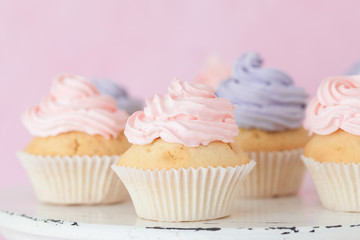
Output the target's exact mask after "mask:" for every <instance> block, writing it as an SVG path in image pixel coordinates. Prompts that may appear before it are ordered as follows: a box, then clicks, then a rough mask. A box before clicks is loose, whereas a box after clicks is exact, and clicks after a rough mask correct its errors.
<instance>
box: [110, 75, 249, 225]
mask: <svg viewBox="0 0 360 240" xmlns="http://www.w3.org/2000/svg"><path fill="white" fill-rule="evenodd" d="M233 109H234V108H233V106H232V105H231V104H230V102H229V101H228V100H226V99H222V98H216V97H215V94H214V92H213V89H211V87H209V86H207V85H203V84H190V83H187V82H181V81H179V80H176V79H175V80H173V81H172V83H171V85H170V87H169V93H168V94H167V95H165V96H161V95H155V96H154V97H153V98H149V99H147V102H146V107H145V109H144V111H138V112H135V113H134V114H133V115H131V116H130V118H129V119H128V121H127V124H126V127H125V135H126V137H127V138H128V140H129V142H131V143H132V144H133V145H132V146H131V147H130V148H129V150H128V151H126V152H125V153H124V154H123V155H122V156H121V158H120V160H119V161H118V163H117V164H116V165H115V166H114V167H113V169H114V171H115V172H116V173H117V174H118V176H119V177H120V178H121V180H122V181H123V183H124V184H125V187H126V188H127V190H128V191H129V193H130V196H131V198H132V201H133V204H134V206H135V210H136V213H137V215H138V216H139V217H141V218H144V219H150V220H156V221H172V222H179V221H200V220H207V219H216V218H221V217H225V216H228V215H230V213H231V210H232V207H233V202H234V196H235V193H236V192H237V191H238V186H239V183H240V182H241V180H242V179H243V178H244V177H245V176H246V175H247V174H248V173H249V172H250V170H251V169H252V168H253V166H254V165H255V163H254V162H253V161H249V159H248V158H247V156H246V154H245V153H244V152H243V151H242V150H241V148H240V147H239V146H237V145H235V144H234V138H235V136H236V135H237V134H238V128H237V126H236V124H235V118H234V115H233Z"/></svg>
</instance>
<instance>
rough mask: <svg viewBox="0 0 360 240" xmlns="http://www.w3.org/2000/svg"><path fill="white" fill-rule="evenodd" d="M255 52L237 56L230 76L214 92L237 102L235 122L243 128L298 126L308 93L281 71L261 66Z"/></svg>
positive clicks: (234, 102)
mask: <svg viewBox="0 0 360 240" xmlns="http://www.w3.org/2000/svg"><path fill="white" fill-rule="evenodd" d="M262 62H263V61H262V59H261V58H260V56H259V55H258V54H256V53H254V52H248V53H246V54H244V55H242V56H241V57H239V58H238V59H237V60H236V62H235V64H234V68H233V76H232V77H231V78H229V79H227V80H224V81H222V82H221V83H220V84H219V87H218V89H217V90H216V95H217V96H219V97H223V98H227V99H229V100H230V101H231V103H232V104H235V105H236V110H235V113H234V114H235V117H236V123H237V124H238V126H239V127H242V128H258V129H263V130H266V131H284V130H287V129H294V128H299V127H301V126H302V120H303V118H304V112H305V105H306V99H307V94H306V92H305V91H304V90H303V89H302V88H299V87H296V86H295V85H294V84H293V81H292V79H291V78H290V77H289V76H288V75H287V74H285V73H284V72H282V71H279V70H277V69H273V68H267V67H262Z"/></svg>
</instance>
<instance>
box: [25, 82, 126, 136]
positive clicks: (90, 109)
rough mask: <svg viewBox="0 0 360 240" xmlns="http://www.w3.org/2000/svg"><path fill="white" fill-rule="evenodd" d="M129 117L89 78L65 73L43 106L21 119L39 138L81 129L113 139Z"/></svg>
mask: <svg viewBox="0 0 360 240" xmlns="http://www.w3.org/2000/svg"><path fill="white" fill-rule="evenodd" d="M127 118H128V115H127V113H126V112H124V111H122V110H118V109H117V108H116V101H115V99H114V98H112V97H110V96H106V95H101V94H100V93H99V92H98V90H97V89H96V87H95V86H94V85H93V84H92V83H91V82H90V81H89V80H87V79H85V78H83V77H79V76H72V75H62V76H59V77H58V78H56V79H55V80H54V82H53V85H52V87H51V90H50V93H49V94H48V95H47V96H46V97H45V98H44V99H43V100H42V102H41V103H40V105H39V106H35V107H30V108H29V109H28V110H27V111H26V112H25V113H24V114H23V116H22V121H23V124H24V125H25V127H26V128H27V129H28V130H29V132H30V133H31V134H32V135H34V136H37V137H49V136H56V135H58V134H61V133H66V132H71V131H79V132H85V133H87V134H90V135H96V134H99V135H102V136H104V137H106V138H110V137H117V136H118V134H119V133H120V132H122V130H123V129H124V127H125V124H126V120H127Z"/></svg>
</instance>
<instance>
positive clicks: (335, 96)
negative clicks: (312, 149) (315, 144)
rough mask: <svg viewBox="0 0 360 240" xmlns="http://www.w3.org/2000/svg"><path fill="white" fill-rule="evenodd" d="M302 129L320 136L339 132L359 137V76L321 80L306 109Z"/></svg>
mask: <svg viewBox="0 0 360 240" xmlns="http://www.w3.org/2000/svg"><path fill="white" fill-rule="evenodd" d="M305 125H306V127H307V128H308V129H309V130H310V132H311V133H316V134H319V135H327V134H330V133H333V132H335V131H337V130H338V129H342V130H344V131H346V132H349V133H351V134H355V135H360V75H355V76H341V77H330V78H327V79H325V80H323V81H322V82H321V84H320V86H319V88H318V90H317V97H316V98H315V99H313V100H312V101H311V103H310V104H309V106H308V108H307V112H306V121H305Z"/></svg>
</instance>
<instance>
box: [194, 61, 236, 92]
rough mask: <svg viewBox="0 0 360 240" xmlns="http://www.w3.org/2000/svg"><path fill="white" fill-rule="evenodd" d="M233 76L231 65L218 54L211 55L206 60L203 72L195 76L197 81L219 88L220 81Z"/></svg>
mask: <svg viewBox="0 0 360 240" xmlns="http://www.w3.org/2000/svg"><path fill="white" fill-rule="evenodd" d="M230 76H231V66H230V64H227V63H226V62H224V61H223V60H221V59H220V58H219V57H217V56H216V55H211V56H209V57H208V58H207V59H206V62H205V64H204V66H203V68H202V70H201V72H200V73H199V74H198V75H197V76H196V77H195V80H194V81H195V82H197V83H202V84H207V85H210V86H211V87H213V88H214V89H216V88H217V86H218V85H219V82H221V81H222V80H224V79H227V78H229V77H230Z"/></svg>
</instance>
